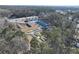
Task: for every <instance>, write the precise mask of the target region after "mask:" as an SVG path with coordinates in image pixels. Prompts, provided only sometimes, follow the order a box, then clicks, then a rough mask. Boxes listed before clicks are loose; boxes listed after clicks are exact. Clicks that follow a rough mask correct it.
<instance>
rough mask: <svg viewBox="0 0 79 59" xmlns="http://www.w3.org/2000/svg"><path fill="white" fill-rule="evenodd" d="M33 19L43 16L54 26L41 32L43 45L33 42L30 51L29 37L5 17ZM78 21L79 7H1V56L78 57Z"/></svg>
mask: <svg viewBox="0 0 79 59" xmlns="http://www.w3.org/2000/svg"><path fill="white" fill-rule="evenodd" d="M57 8H58V9H57ZM62 8H64V10H62ZM60 10H61V11H60ZM56 11H59V12H56ZM62 12H63V13H62ZM29 16H39V17H40V19H41V20H43V21H46V22H48V23H49V25H50V26H49V28H48V29H43V31H42V32H41V34H42V36H44V37H45V38H44V40H43V41H42V42H39V41H38V40H37V39H36V38H33V39H32V41H31V42H30V45H31V47H30V50H29V51H28V50H27V47H28V44H27V43H28V41H27V40H25V38H26V36H25V34H24V33H23V32H21V31H20V30H19V29H18V28H16V27H14V26H13V25H12V24H8V23H7V21H6V20H5V17H7V18H9V19H14V18H21V17H29ZM78 21H79V8H78V9H75V8H74V7H68V8H67V7H56V8H55V7H50V6H47V7H46V6H24V7H23V6H0V54H19V53H21V54H78V53H79V39H78V38H75V37H74V36H75V35H77V36H78V33H77V32H76V27H77V24H78ZM40 40H41V39H40ZM25 41H27V42H25Z"/></svg>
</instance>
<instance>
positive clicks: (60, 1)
mask: <svg viewBox="0 0 79 59" xmlns="http://www.w3.org/2000/svg"><path fill="white" fill-rule="evenodd" d="M0 5H43V6H79V0H0Z"/></svg>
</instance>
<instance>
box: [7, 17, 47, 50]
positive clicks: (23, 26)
mask: <svg viewBox="0 0 79 59" xmlns="http://www.w3.org/2000/svg"><path fill="white" fill-rule="evenodd" d="M7 21H8V22H9V23H11V24H14V25H15V26H18V27H19V29H20V30H21V31H22V32H24V33H25V34H26V36H27V39H28V41H29V42H28V43H29V49H28V50H30V42H31V40H32V38H33V37H35V38H36V39H37V40H38V41H39V42H43V41H44V39H45V37H44V36H43V35H41V32H42V31H43V29H47V28H48V24H47V23H45V22H43V21H41V20H39V17H38V16H31V17H23V18H16V19H7ZM40 39H41V40H40Z"/></svg>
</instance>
